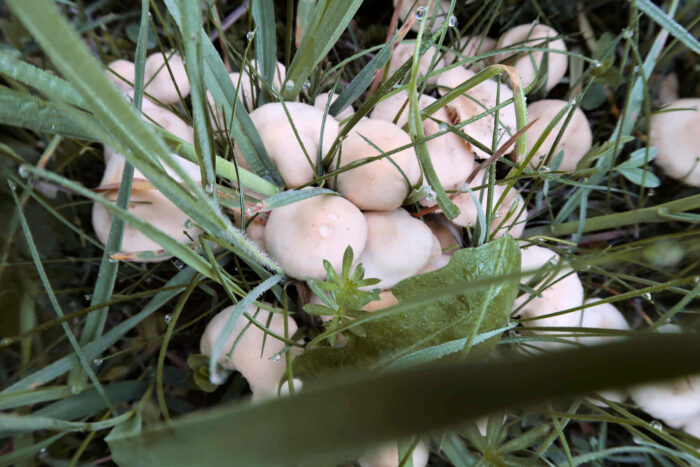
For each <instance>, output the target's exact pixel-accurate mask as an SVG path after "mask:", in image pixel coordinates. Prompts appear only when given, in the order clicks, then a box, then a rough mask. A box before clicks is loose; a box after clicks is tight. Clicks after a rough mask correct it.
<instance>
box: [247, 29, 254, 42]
mask: <svg viewBox="0 0 700 467" xmlns="http://www.w3.org/2000/svg"><path fill="white" fill-rule="evenodd" d="M245 38H246V39H248V40H249V41H252V40H253V39H254V38H255V31H254V30H253V31H248V32H247V33H246V35H245Z"/></svg>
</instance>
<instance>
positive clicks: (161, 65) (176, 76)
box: [144, 52, 190, 104]
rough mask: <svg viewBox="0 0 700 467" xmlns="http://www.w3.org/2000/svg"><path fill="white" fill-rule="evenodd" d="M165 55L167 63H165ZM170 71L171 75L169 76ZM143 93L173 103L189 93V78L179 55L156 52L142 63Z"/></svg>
mask: <svg viewBox="0 0 700 467" xmlns="http://www.w3.org/2000/svg"><path fill="white" fill-rule="evenodd" d="M166 57H167V63H166ZM171 73H172V76H171ZM144 82H145V83H146V88H145V89H144V91H145V93H146V94H148V95H149V96H151V97H153V98H154V99H156V100H157V101H160V102H162V103H163V104H174V103H175V102H179V101H180V96H182V98H183V99H184V98H185V97H187V96H189V95H190V80H189V78H188V77H187V70H185V64H184V63H183V61H182V58H181V57H180V55H178V54H177V53H174V52H168V53H166V54H165V56H163V54H162V53H160V52H157V53H154V54H152V55H149V56H148V58H147V59H146V63H145V64H144Z"/></svg>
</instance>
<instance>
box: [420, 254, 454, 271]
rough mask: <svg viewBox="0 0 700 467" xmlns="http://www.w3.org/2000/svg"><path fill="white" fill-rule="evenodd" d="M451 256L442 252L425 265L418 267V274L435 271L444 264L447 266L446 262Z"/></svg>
mask: <svg viewBox="0 0 700 467" xmlns="http://www.w3.org/2000/svg"><path fill="white" fill-rule="evenodd" d="M451 257H452V256H451V255H445V254H442V255H439V256H436V257H434V258H431V259H430V260H429V261H428V262H427V263H426V265H425V266H423V267H422V268H420V270H419V271H418V274H425V273H426V272H432V271H437V270H438V269H442V268H444V267H445V266H447V263H449V262H450V258H451Z"/></svg>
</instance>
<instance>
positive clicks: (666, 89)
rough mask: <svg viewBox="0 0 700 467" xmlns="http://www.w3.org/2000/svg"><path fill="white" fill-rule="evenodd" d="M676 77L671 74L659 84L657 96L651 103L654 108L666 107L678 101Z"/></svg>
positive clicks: (674, 74)
mask: <svg viewBox="0 0 700 467" xmlns="http://www.w3.org/2000/svg"><path fill="white" fill-rule="evenodd" d="M678 87H679V83H678V75H677V74H676V73H674V72H671V73H669V74H667V75H666V76H664V77H663V79H662V80H661V83H660V84H659V94H658V97H657V98H656V99H654V101H653V103H654V105H655V106H666V105H669V104H670V103H671V102H673V101H675V100H676V99H678Z"/></svg>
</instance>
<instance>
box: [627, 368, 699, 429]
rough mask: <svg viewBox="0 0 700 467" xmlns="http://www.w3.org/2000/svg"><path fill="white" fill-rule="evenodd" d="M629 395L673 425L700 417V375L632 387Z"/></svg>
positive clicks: (687, 422) (652, 414) (686, 422)
mask: <svg viewBox="0 0 700 467" xmlns="http://www.w3.org/2000/svg"><path fill="white" fill-rule="evenodd" d="M630 395H631V396H632V399H634V402H636V403H637V405H638V406H639V407H640V408H641V409H642V410H644V411H645V412H646V413H648V414H649V415H651V416H652V417H654V418H657V419H659V420H662V421H663V422H664V423H666V424H667V425H668V426H670V427H673V428H680V427H681V426H683V425H686V424H689V423H691V422H693V420H694V419H695V418H698V417H700V375H694V376H687V377H683V378H677V379H674V380H671V381H665V382H661V383H654V384H647V385H644V386H637V387H633V388H631V389H630Z"/></svg>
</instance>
